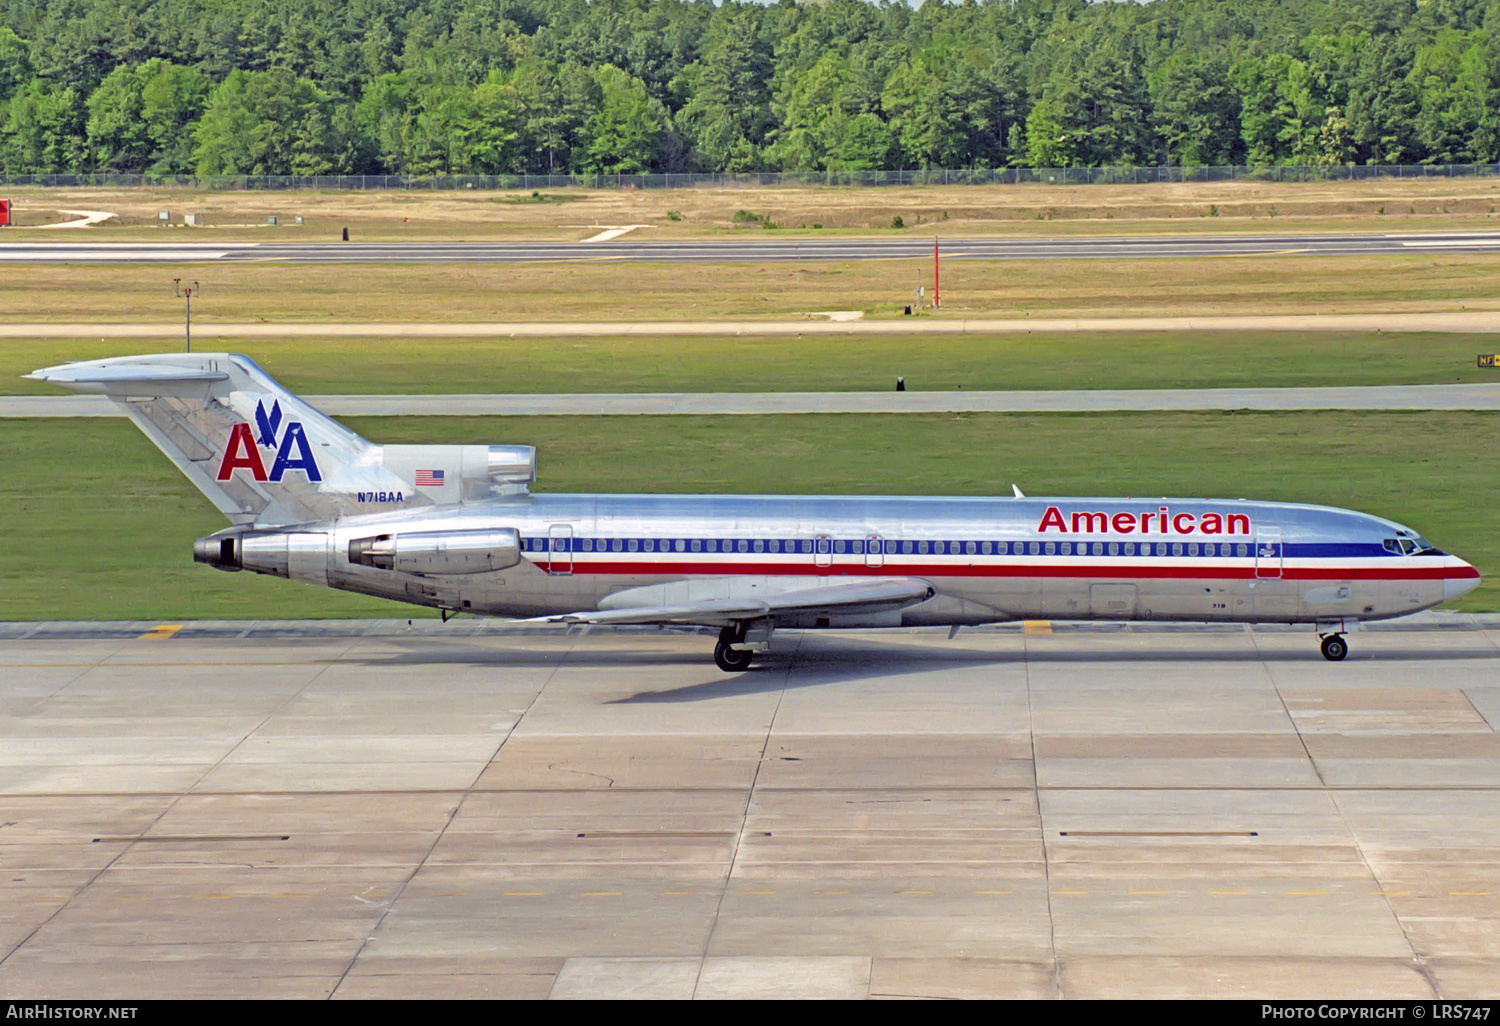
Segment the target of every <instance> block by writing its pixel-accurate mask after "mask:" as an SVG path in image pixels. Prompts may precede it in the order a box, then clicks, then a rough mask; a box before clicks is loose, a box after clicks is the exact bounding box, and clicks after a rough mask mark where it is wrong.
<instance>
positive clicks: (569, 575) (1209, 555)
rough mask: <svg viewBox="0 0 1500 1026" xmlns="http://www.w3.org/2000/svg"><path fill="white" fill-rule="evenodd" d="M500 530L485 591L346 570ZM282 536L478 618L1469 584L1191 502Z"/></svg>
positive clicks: (634, 501) (1337, 521)
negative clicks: (370, 541)
mask: <svg viewBox="0 0 1500 1026" xmlns="http://www.w3.org/2000/svg"><path fill="white" fill-rule="evenodd" d="M476 529H514V530H516V531H517V532H519V534H520V536H521V539H522V559H521V561H520V562H519V563H518V564H516V565H515V566H512V567H509V568H508V569H505V570H499V571H495V572H490V573H478V574H475V573H470V574H453V575H443V574H410V573H401V572H398V571H395V570H383V569H378V568H374V567H369V566H362V565H358V564H357V563H354V562H351V559H350V557H349V552H350V546H351V543H354V542H357V541H359V540H360V539H367V538H370V537H372V536H379V535H381V534H384V533H392V532H397V533H404V532H429V531H433V532H436V531H457V530H476ZM282 530H285V531H290V532H292V534H291V540H290V541H289V552H290V553H291V558H290V560H289V563H288V568H289V569H288V576H291V577H293V578H295V579H299V580H304V581H308V582H310V583H316V584H325V585H329V586H332V587H335V588H341V589H345V590H349V591H356V592H362V593H365V594H370V595H378V596H383V597H386V598H392V599H398V600H401V601H405V602H413V603H417V604H421V605H427V606H433V607H439V608H444V609H450V610H454V611H459V612H470V613H475V614H481V615H492V616H509V617H534V616H548V615H556V614H563V613H571V612H574V611H578V610H589V609H599V608H607V607H608V605H609V600H610V597H611V596H612V595H617V594H619V593H621V592H626V591H632V592H634V590H637V589H642V588H646V587H648V586H653V585H668V586H670V587H673V588H675V589H676V591H675V592H674V594H676V595H678V597H679V599H689V600H704V599H731V598H737V597H740V596H741V594H745V593H749V590H756V591H757V592H758V593H764V591H765V590H767V589H776V588H782V589H785V588H788V587H796V586H806V585H808V584H816V583H818V582H829V581H833V580H839V579H850V578H857V577H867V578H892V577H899V578H917V579H921V580H924V581H927V582H929V583H930V584H931V585H932V588H933V594H932V596H931V597H930V598H929V599H928V600H927V601H925V602H921V603H919V604H916V605H913V606H909V607H908V608H905V609H901V610H892V611H883V612H877V613H868V612H867V613H856V614H850V615H845V616H840V615H831V616H830V615H816V616H815V615H811V614H799V615H798V616H794V617H779V618H777V623H778V625H780V626H805V627H855V626H901V625H938V624H942V625H962V624H979V623H988V622H994V621H998V620H1007V619H1041V618H1047V619H1110V620H1132V619H1136V620H1188V621H1215V620H1218V621H1243V622H1285V623H1293V622H1315V623H1338V622H1340V621H1343V622H1354V621H1359V620H1377V619H1383V618H1388V617H1393V616H1399V615H1402V614H1405V613H1410V612H1413V611H1415V610H1419V609H1425V608H1427V607H1430V606H1433V605H1436V604H1438V603H1440V602H1443V601H1446V600H1448V599H1451V598H1453V597H1456V596H1457V595H1459V594H1463V593H1464V592H1466V591H1468V590H1470V589H1471V588H1472V587H1473V586H1474V585H1475V584H1476V583H1477V581H1478V574H1477V572H1476V571H1475V570H1474V568H1473V567H1471V566H1470V565H1469V564H1468V563H1465V562H1464V561H1463V560H1461V559H1458V558H1456V557H1454V556H1451V555H1447V554H1445V553H1437V552H1426V553H1423V554H1412V553H1411V552H1410V551H1409V550H1410V546H1409V545H1408V547H1407V551H1403V550H1402V548H1401V546H1400V545H1399V544H1398V545H1396V546H1395V547H1394V550H1393V548H1392V546H1391V545H1390V542H1391V540H1392V539H1395V538H1398V537H1406V536H1410V535H1411V532H1409V531H1408V530H1407V529H1405V528H1402V527H1401V526H1400V525H1398V524H1394V523H1392V522H1390V521H1386V520H1383V519H1380V518H1377V517H1372V516H1367V515H1364V514H1360V513H1355V512H1351V511H1347V510H1340V509H1332V508H1326V507H1318V506H1303V505H1292V504H1281V503H1265V502H1246V501H1240V500H1201V499H1150V500H1133V499H1087V498H1085V499H1077V498H1058V499H1045V498H1041V499H1039V498H895V497H860V496H841V497H803V496H696V495H546V494H542V495H523V496H517V497H515V498H511V499H501V500H489V501H485V502H480V503H474V504H461V505H454V506H437V507H426V508H422V509H414V510H407V511H399V512H391V513H382V514H374V515H364V516H352V517H343V518H341V519H339V520H336V521H330V522H326V523H320V524H307V525H300V526H297V527H289V528H283V529H282Z"/></svg>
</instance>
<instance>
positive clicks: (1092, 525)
mask: <svg viewBox="0 0 1500 1026" xmlns="http://www.w3.org/2000/svg"><path fill="white" fill-rule="evenodd" d="M1153 524H1154V525H1155V526H1153ZM1048 531H1057V532H1059V533H1061V534H1095V533H1098V534H1111V533H1113V534H1151V533H1153V532H1154V533H1156V534H1243V535H1248V534H1249V533H1250V517H1249V516H1247V515H1246V514H1244V513H1219V512H1214V511H1210V512H1207V513H1173V512H1172V511H1171V510H1170V509H1168V508H1167V507H1166V506H1159V507H1157V508H1156V509H1154V510H1147V511H1145V512H1142V513H1128V512H1120V513H1114V514H1109V513H1105V512H1102V511H1099V510H1093V511H1089V512H1072V511H1070V512H1069V514H1068V515H1067V516H1064V515H1063V512H1062V510H1061V509H1059V508H1058V507H1056V506H1048V507H1047V511H1046V512H1045V513H1043V514H1042V522H1041V523H1040V524H1038V525H1037V529H1036V533H1037V534H1046V533H1047V532H1048Z"/></svg>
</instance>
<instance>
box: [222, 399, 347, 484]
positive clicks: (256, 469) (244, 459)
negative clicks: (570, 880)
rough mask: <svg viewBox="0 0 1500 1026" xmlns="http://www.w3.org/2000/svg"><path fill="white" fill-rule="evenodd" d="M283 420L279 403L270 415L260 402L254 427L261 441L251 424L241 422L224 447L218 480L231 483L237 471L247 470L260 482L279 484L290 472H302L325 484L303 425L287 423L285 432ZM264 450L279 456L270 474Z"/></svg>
mask: <svg viewBox="0 0 1500 1026" xmlns="http://www.w3.org/2000/svg"><path fill="white" fill-rule="evenodd" d="M281 420H282V416H281V402H280V400H276V401H274V402H272V404H271V412H270V413H267V412H266V406H265V403H263V402H257V403H256V404H255V427H256V430H257V431H258V432H259V437H258V438H257V437H256V435H255V434H253V433H252V432H251V430H250V425H249V424H246V423H244V422H241V423H239V424H236V425H234V427H233V429H231V430H230V432H229V444H228V445H227V446H225V447H224V459H223V460H222V461H220V463H219V475H218V479H219V480H220V481H228V480H229V479H230V478H231V477H233V476H234V472H235V471H236V470H248V471H250V475H251V476H252V477H254V478H255V480H257V481H277V482H279V481H280V480H281V479H282V478H283V477H284V476H285V475H286V472H287V471H288V470H300V471H302V472H303V473H304V474H306V475H307V479H308V480H309V481H321V480H323V475H322V473H320V472H319V470H318V461H317V460H315V459H314V458H313V452H312V445H311V444H310V443H309V442H308V440H307V432H306V431H304V430H303V429H302V422H301V421H300V420H290V421H287V423H286V430H285V431H282V430H281ZM278 433H279V434H280V435H281V440H280V441H277V437H276V436H277V434H278ZM262 447H264V448H266V449H274V450H275V452H276V456H275V458H274V459H273V460H272V462H271V472H270V473H269V474H267V473H266V464H265V461H264V460H263V459H262V458H261V455H260V450H261V448H262Z"/></svg>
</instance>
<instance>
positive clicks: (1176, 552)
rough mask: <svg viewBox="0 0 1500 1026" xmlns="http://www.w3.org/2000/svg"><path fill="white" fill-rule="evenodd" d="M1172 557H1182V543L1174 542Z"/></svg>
mask: <svg viewBox="0 0 1500 1026" xmlns="http://www.w3.org/2000/svg"><path fill="white" fill-rule="evenodd" d="M1172 555H1174V556H1180V555H1182V542H1173V543H1172Z"/></svg>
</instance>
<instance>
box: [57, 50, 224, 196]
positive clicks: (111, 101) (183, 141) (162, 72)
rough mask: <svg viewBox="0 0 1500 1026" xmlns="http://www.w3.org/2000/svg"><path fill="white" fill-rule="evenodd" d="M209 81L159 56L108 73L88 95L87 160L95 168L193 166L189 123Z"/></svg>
mask: <svg viewBox="0 0 1500 1026" xmlns="http://www.w3.org/2000/svg"><path fill="white" fill-rule="evenodd" d="M208 91H209V83H208V79H207V78H206V77H205V76H204V75H203V73H202V72H200V71H198V70H197V69H196V68H185V67H181V66H179V65H176V64H172V63H170V62H168V61H164V60H162V59H161V58H159V57H153V58H151V59H150V60H148V61H146V62H145V63H144V64H140V65H137V66H135V67H130V66H128V65H123V64H122V65H121V66H120V67H118V68H116V69H115V70H114V71H112V72H110V73H109V74H108V75H107V76H105V79H104V81H103V82H101V83H99V88H97V89H95V90H94V91H93V93H92V94H90V96H89V98H88V125H87V132H88V154H89V156H88V163H89V166H90V167H91V168H92V169H94V170H96V171H131V172H142V171H150V172H152V173H155V174H184V173H187V172H190V171H191V170H192V154H193V144H194V139H193V123H194V122H195V121H196V120H197V119H198V116H199V115H200V114H202V112H203V108H204V104H205V103H206V102H207V100H208Z"/></svg>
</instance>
